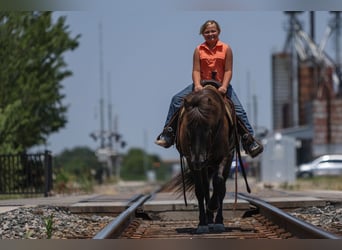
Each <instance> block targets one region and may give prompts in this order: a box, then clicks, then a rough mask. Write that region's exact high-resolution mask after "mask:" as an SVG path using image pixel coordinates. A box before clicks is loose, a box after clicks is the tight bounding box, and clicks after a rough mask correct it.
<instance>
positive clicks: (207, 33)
mask: <svg viewBox="0 0 342 250" xmlns="http://www.w3.org/2000/svg"><path fill="white" fill-rule="evenodd" d="M202 35H203V37H204V40H205V41H206V42H207V43H208V44H215V43H216V42H217V40H218V37H219V31H218V29H217V27H216V24H214V23H213V24H209V25H208V26H207V27H206V28H205V30H204V31H203V34H202Z"/></svg>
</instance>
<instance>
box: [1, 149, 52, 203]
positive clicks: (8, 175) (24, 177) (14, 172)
mask: <svg viewBox="0 0 342 250" xmlns="http://www.w3.org/2000/svg"><path fill="white" fill-rule="evenodd" d="M51 190H52V155H51V153H50V152H49V151H45V152H44V153H38V154H16V155H0V195H1V194H11V195H12V194H25V195H32V194H44V196H45V197H47V196H48V195H49V192H50V191H51Z"/></svg>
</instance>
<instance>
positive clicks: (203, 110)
mask: <svg viewBox="0 0 342 250" xmlns="http://www.w3.org/2000/svg"><path fill="white" fill-rule="evenodd" d="M215 92H217V91H216V90H213V89H211V90H210V89H209V90H208V89H203V90H202V91H199V92H193V93H191V94H190V95H188V96H187V97H185V98H184V114H183V117H182V122H181V128H180V141H181V142H180V143H181V148H182V151H183V154H184V155H185V156H186V157H187V159H188V161H190V162H191V165H192V166H193V167H194V168H196V169H200V168H201V167H202V166H204V165H205V164H206V163H207V161H208V159H209V157H210V155H211V154H212V150H213V148H212V146H213V144H214V141H215V139H216V137H217V136H219V133H220V129H221V126H222V117H223V113H224V112H225V111H224V106H223V103H222V97H221V96H220V94H219V93H215ZM220 98H221V99H220Z"/></svg>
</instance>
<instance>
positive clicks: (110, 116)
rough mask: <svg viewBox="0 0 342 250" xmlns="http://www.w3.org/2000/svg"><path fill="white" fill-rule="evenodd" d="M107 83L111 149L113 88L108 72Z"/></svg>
mask: <svg viewBox="0 0 342 250" xmlns="http://www.w3.org/2000/svg"><path fill="white" fill-rule="evenodd" d="M107 81H108V82H107V84H108V147H109V149H110V150H112V149H113V132H114V131H113V125H112V123H113V118H112V98H111V95H112V93H111V92H112V90H111V82H110V81H111V80H110V73H109V72H108V73H107Z"/></svg>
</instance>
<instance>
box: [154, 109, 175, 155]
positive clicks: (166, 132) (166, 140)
mask: <svg viewBox="0 0 342 250" xmlns="http://www.w3.org/2000/svg"><path fill="white" fill-rule="evenodd" d="M178 114H179V112H178V111H177V112H176V113H175V114H174V115H173V117H172V118H171V121H170V122H169V123H168V124H167V125H166V126H165V127H164V129H163V132H162V133H161V134H160V135H158V137H157V139H156V141H155V142H154V143H155V144H157V145H159V146H161V147H164V148H169V147H171V146H172V145H173V144H174V143H175V138H176V129H177V122H178Z"/></svg>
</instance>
